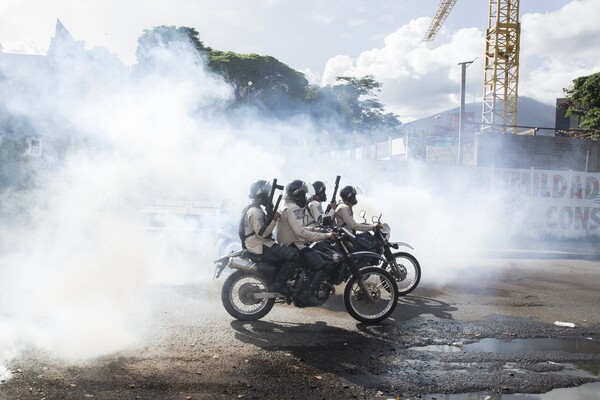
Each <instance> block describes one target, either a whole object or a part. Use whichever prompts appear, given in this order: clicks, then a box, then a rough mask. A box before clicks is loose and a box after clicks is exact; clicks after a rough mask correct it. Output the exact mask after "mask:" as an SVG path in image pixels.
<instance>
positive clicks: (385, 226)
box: [381, 224, 392, 241]
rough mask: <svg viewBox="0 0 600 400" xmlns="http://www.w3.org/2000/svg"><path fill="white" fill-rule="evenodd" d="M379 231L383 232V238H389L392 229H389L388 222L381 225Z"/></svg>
mask: <svg viewBox="0 0 600 400" xmlns="http://www.w3.org/2000/svg"><path fill="white" fill-rule="evenodd" d="M381 233H383V237H384V238H385V240H388V241H389V240H390V236H391V234H392V230H391V229H390V226H389V225H388V224H383V225H381Z"/></svg>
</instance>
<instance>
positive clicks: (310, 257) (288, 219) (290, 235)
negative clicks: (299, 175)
mask: <svg viewBox="0 0 600 400" xmlns="http://www.w3.org/2000/svg"><path fill="white" fill-rule="evenodd" d="M308 192H309V189H308V185H307V184H306V183H305V182H303V181H301V180H294V181H292V182H291V183H289V184H288V185H287V187H286V188H285V198H284V199H285V204H284V206H283V208H282V210H281V217H280V218H279V220H278V221H277V242H279V243H281V244H289V245H291V246H294V247H296V248H297V249H298V250H299V252H300V261H301V263H302V265H304V266H305V267H307V268H310V269H312V270H313V271H317V273H316V274H315V278H314V279H313V281H312V282H311V286H310V288H311V289H310V292H311V293H312V292H313V289H314V290H316V288H318V286H319V285H320V283H321V282H322V281H323V280H324V279H325V278H326V276H327V273H328V272H329V268H330V267H331V266H330V265H328V264H327V263H326V262H325V260H324V259H323V258H322V257H321V256H320V255H319V253H317V252H316V251H315V250H313V249H311V248H310V247H307V246H306V242H307V241H310V242H316V241H319V240H328V239H333V238H335V237H336V235H335V233H334V232H328V233H321V232H315V231H312V230H310V229H308V228H306V227H305V226H304V224H303V217H304V213H303V210H302V209H303V208H304V207H305V206H306V202H307V198H306V194H307V193H308ZM289 272H290V273H291V272H292V271H289Z"/></svg>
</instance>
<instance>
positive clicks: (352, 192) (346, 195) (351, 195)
mask: <svg viewBox="0 0 600 400" xmlns="http://www.w3.org/2000/svg"><path fill="white" fill-rule="evenodd" d="M356 193H357V192H356V188H355V187H354V186H345V187H344V188H343V189H342V191H341V192H340V197H341V198H342V200H344V201H347V202H348V203H350V204H352V205H355V204H356V203H358V201H357V200H356Z"/></svg>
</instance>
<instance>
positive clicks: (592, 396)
mask: <svg viewBox="0 0 600 400" xmlns="http://www.w3.org/2000/svg"><path fill="white" fill-rule="evenodd" d="M410 350H417V351H431V352H439V353H457V352H473V353H476V352H479V353H518V352H530V351H564V352H567V353H584V354H600V342H598V341H595V340H591V339H546V338H538V339H513V340H499V339H490V338H487V339H482V340H480V341H479V342H475V343H469V344H466V345H430V346H422V347H412V348H410ZM563 366H564V368H565V369H564V370H563V371H555V372H552V373H553V374H568V375H574V376H582V377H583V376H586V377H589V376H590V375H592V377H600V364H598V363H574V364H563ZM505 368H506V369H511V368H514V366H511V365H510V364H506V365H505ZM515 371H516V372H520V371H518V370H516V369H515ZM420 399H423V400H429V399H436V400H558V399H561V400H562V399H569V400H600V382H596V383H588V384H585V385H581V386H579V387H574V388H564V389H554V390H552V391H550V392H548V393H542V394H501V393H485V392H477V393H462V394H429V395H426V396H422V397H420Z"/></svg>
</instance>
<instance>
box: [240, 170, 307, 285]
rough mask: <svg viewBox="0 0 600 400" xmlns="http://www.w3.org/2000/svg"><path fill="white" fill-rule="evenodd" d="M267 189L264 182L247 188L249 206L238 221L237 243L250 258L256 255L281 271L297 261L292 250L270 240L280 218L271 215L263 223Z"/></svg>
mask: <svg viewBox="0 0 600 400" xmlns="http://www.w3.org/2000/svg"><path fill="white" fill-rule="evenodd" d="M270 192H271V185H270V184H269V183H268V182H267V181H264V180H260V181H256V182H254V183H253V184H252V185H251V186H250V194H249V195H248V197H250V199H251V200H252V201H251V203H250V204H249V205H248V206H247V207H246V208H244V211H243V213H242V219H241V221H240V239H242V247H243V248H245V249H247V250H248V251H250V252H251V253H253V254H256V255H259V256H260V259H261V261H263V262H264V263H266V264H269V265H272V266H274V267H280V272H279V273H281V270H282V269H286V268H288V266H292V265H295V263H296V262H297V261H298V254H297V253H298V252H297V250H296V249H294V248H292V247H290V246H287V245H281V244H278V243H276V242H275V240H273V235H272V233H273V229H274V228H275V226H276V224H277V221H278V220H279V218H280V214H279V213H278V212H277V211H275V213H274V214H273V218H272V220H271V221H267V215H266V213H265V211H264V210H263V208H262V207H266V206H267V203H268V202H269V194H270ZM277 283H278V279H277V277H276V278H275V287H274V289H273V290H278V289H280V287H279V286H278V285H277Z"/></svg>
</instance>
